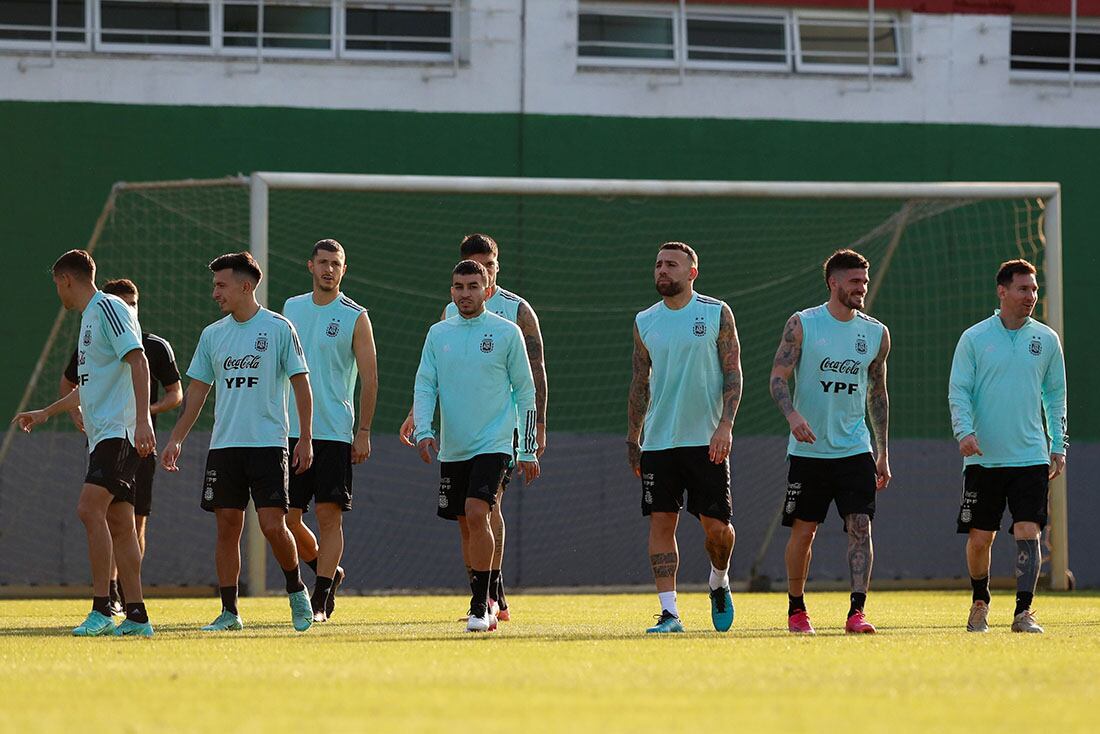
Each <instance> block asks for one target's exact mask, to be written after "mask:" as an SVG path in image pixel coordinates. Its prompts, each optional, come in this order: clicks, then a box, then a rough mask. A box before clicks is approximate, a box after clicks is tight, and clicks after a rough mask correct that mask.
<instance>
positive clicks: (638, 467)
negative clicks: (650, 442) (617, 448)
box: [626, 439, 642, 479]
mask: <svg viewBox="0 0 1100 734" xmlns="http://www.w3.org/2000/svg"><path fill="white" fill-rule="evenodd" d="M626 460H627V461H628V462H630V468H631V470H632V471H633V472H634V476H636V477H638V478H639V479H641V478H642V447H641V444H639V443H638V442H637V441H631V440H629V439H628V440H627V442H626Z"/></svg>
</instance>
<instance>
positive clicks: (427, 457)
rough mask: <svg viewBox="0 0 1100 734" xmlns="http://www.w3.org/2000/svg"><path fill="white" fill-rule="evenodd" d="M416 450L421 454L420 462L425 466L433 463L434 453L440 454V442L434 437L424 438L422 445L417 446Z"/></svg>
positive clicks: (421, 440) (421, 441)
mask: <svg viewBox="0 0 1100 734" xmlns="http://www.w3.org/2000/svg"><path fill="white" fill-rule="evenodd" d="M416 450H417V451H419V452H420V460H421V461H423V462H424V463H425V464H431V463H432V453H433V452H434V453H437V454H438V453H439V442H438V441H436V440H435V438H434V437H428V438H422V439H420V443H418V444H417V445H416Z"/></svg>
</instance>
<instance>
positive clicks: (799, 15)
mask: <svg viewBox="0 0 1100 734" xmlns="http://www.w3.org/2000/svg"><path fill="white" fill-rule="evenodd" d="M803 19H807V20H809V19H812V20H825V21H843V20H848V21H852V22H851V24H850V25H851V26H853V27H854V26H856V25H862V26H863V28H864V29H866V27H867V20H868V14H867V13H866V12H859V11H846V10H813V9H801V8H800V9H797V10H794V11H792V13H791V37H792V39H791V40H792V43H793V45H794V71H795V73H798V74H834V75H842V76H866V75H867V74H869V73H870V74H873V75H874V76H875V77H901V76H906V75H907V74H908V73H909V72H908V64H907V63H906V60H907V57H908V49H907V46H906V38H905V36H906V34H905V32H904V28H905V27H907V26H908V24H907V23H904V22H903V15H902V14H901V13H889V12H876V13H875V14H874V19H875V24H876V25H877V24H878V23H879V22H880V21H888V22H889V23H890V24H891V27H892V28H893V33H894V48H895V49H896V51H895V55H896V58H895V62H896V65H895V66H883V65H880V64H872V65H871V68H870V69H869V68H868V67H867V66H866V63H867V62H866V61H863V62H862V63H860V64H829V63H819V62H812V61H811V62H807V61H804V60H803V49H802V32H801V29H802V20H803ZM857 21H858V22H857ZM838 25H839V23H838ZM810 55H813V54H812V53H811V54H810Z"/></svg>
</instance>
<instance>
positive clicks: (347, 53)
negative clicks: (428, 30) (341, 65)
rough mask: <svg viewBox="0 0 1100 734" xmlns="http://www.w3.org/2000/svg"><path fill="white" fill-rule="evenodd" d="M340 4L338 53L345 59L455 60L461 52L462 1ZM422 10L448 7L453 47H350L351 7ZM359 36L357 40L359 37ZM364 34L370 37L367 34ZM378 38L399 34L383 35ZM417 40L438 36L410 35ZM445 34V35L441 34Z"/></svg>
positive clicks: (343, 0)
mask: <svg viewBox="0 0 1100 734" xmlns="http://www.w3.org/2000/svg"><path fill="white" fill-rule="evenodd" d="M336 4H338V5H339V6H340V18H339V29H340V31H339V32H340V43H339V47H338V48H337V53H338V55H339V56H340V58H342V59H355V60H364V61H419V62H423V63H452V62H454V60H455V58H456V56H457V54H458V26H459V13H460V12H461V9H460V8H459V3H458V2H457V1H456V0H414V1H413V2H393V0H390V1H389V2H386V1H385V0H338V2H337V3H336ZM349 9H352V10H374V9H379V10H420V11H423V12H440V11H444V10H445V11H447V12H449V13H450V15H451V35H450V36H448V38H447V40H448V42H449V43H450V51H439V52H435V51H378V50H362V49H349V48H348V34H347V13H348V10H349ZM361 38H364V37H361V36H356V37H355V40H360V39H361ZM365 38H371V36H367V37H365ZM378 38H394V39H396V38H398V37H396V36H393V37H385V36H380V37H378ZM408 38H411V39H417V40H428V41H431V40H435V39H433V38H431V37H429V36H409V37H408ZM440 38H442V37H440Z"/></svg>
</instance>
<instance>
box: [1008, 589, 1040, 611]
mask: <svg viewBox="0 0 1100 734" xmlns="http://www.w3.org/2000/svg"><path fill="white" fill-rule="evenodd" d="M1034 598H1035V594H1033V593H1031V592H1030V591H1017V592H1016V611H1015V612H1013V613H1012V616H1014V617H1015V616H1016V615H1017V614H1019V613H1020V612H1026V611H1027V610H1028V609H1031V600H1032V599H1034Z"/></svg>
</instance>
